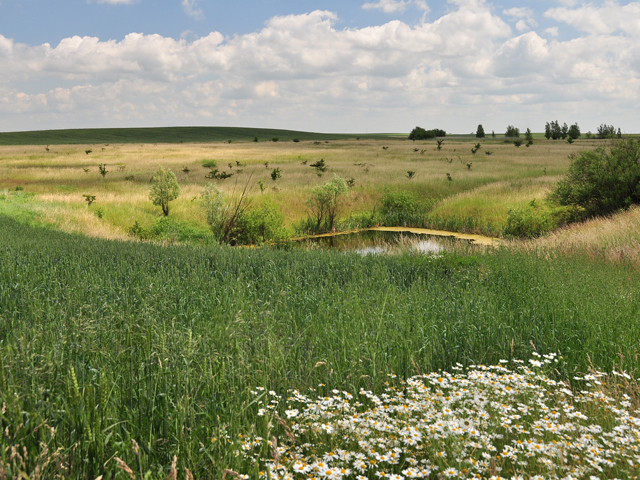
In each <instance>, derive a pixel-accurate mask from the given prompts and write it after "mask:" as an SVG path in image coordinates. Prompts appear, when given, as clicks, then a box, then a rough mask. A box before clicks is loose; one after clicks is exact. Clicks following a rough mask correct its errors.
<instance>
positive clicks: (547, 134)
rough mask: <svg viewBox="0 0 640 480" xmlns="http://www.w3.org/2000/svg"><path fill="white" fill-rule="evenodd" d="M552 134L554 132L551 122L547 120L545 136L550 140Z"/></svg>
mask: <svg viewBox="0 0 640 480" xmlns="http://www.w3.org/2000/svg"><path fill="white" fill-rule="evenodd" d="M551 135H552V133H551V124H550V123H549V122H547V123H545V125H544V137H545V138H546V139H547V140H550V139H551Z"/></svg>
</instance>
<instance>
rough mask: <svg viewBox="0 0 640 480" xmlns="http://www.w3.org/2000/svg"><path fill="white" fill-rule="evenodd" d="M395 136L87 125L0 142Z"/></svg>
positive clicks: (14, 135)
mask: <svg viewBox="0 0 640 480" xmlns="http://www.w3.org/2000/svg"><path fill="white" fill-rule="evenodd" d="M356 136H359V137H361V138H391V135H389V134H368V135H360V134H357V135H356V134H334V133H313V132H300V131H296V130H279V129H267V128H241V127H157V128H84V129H69V130H40V131H30V132H4V133H0V145H63V144H64V145H66V144H95V143H188V142H199V143H200V142H202V143H204V142H226V141H228V140H231V141H232V142H251V141H253V140H254V138H255V137H258V140H259V141H271V140H272V139H273V138H276V137H277V138H278V139H279V140H280V141H291V140H293V139H299V140H338V139H347V138H355V137H356Z"/></svg>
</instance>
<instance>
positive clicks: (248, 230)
mask: <svg viewBox="0 0 640 480" xmlns="http://www.w3.org/2000/svg"><path fill="white" fill-rule="evenodd" d="M234 237H235V240H236V241H237V242H238V243H240V244H243V245H260V244H263V243H265V242H274V241H278V240H282V239H284V238H286V237H287V232H286V230H285V229H284V215H282V213H281V212H280V210H278V207H277V206H276V205H275V204H273V203H272V202H269V201H267V202H265V203H264V204H262V205H261V206H260V207H254V208H248V209H247V210H246V211H244V213H243V214H242V215H240V217H239V218H238V223H237V226H236V231H235V235H234Z"/></svg>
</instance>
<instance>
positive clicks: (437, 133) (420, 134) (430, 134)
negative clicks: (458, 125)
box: [409, 127, 447, 141]
mask: <svg viewBox="0 0 640 480" xmlns="http://www.w3.org/2000/svg"><path fill="white" fill-rule="evenodd" d="M446 135H447V132H445V131H444V130H442V129H440V128H434V129H432V130H425V129H424V128H422V127H416V128H414V129H413V130H411V133H410V134H409V140H413V141H415V140H430V139H432V138H436V137H445V136H446Z"/></svg>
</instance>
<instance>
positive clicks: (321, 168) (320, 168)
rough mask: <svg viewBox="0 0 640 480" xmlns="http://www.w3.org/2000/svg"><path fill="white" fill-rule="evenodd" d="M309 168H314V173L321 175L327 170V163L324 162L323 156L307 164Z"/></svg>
mask: <svg viewBox="0 0 640 480" xmlns="http://www.w3.org/2000/svg"><path fill="white" fill-rule="evenodd" d="M309 166H310V167H311V168H315V169H316V174H317V175H318V176H319V177H321V176H322V174H323V173H324V172H326V171H327V165H326V164H325V163H324V158H321V159H320V160H318V161H317V162H315V163H312V164H310V165H309Z"/></svg>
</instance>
